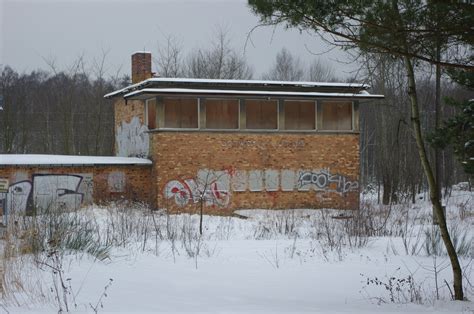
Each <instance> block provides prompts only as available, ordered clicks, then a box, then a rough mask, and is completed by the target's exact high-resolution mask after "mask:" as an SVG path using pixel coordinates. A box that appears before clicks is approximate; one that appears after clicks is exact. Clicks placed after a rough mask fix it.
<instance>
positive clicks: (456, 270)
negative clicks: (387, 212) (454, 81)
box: [404, 57, 464, 300]
mask: <svg viewBox="0 0 474 314" xmlns="http://www.w3.org/2000/svg"><path fill="white" fill-rule="evenodd" d="M404 61H405V67H406V70H407V75H408V95H409V97H410V103H411V121H412V125H413V129H414V133H415V139H416V145H417V148H418V154H419V157H420V161H421V165H422V167H423V171H424V173H425V176H426V180H427V181H428V187H429V193H430V200H431V204H432V205H433V210H434V214H435V215H436V218H437V220H438V224H439V229H440V232H441V238H442V239H443V242H444V245H445V247H446V251H447V252H448V256H449V259H450V261H451V267H452V270H453V286H454V298H455V299H456V300H463V299H464V295H463V289H462V270H461V265H460V264H459V259H458V255H457V253H456V249H455V248H454V245H453V242H452V241H451V237H450V235H449V232H448V227H447V225H446V218H445V217H444V213H443V207H442V205H441V201H440V196H439V193H438V189H437V184H436V180H435V176H434V173H433V170H432V168H431V165H430V162H429V160H428V156H427V154H426V149H425V143H424V138H423V134H422V132H421V125H420V117H419V108H418V98H417V95H416V83H415V73H414V70H413V64H412V62H411V59H410V58H409V57H404Z"/></svg>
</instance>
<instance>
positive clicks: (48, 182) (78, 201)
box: [7, 173, 93, 213]
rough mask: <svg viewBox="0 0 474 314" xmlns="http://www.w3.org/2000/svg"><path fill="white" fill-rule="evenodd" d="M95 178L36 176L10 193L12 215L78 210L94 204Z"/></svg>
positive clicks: (15, 184) (90, 175)
mask: <svg viewBox="0 0 474 314" xmlns="http://www.w3.org/2000/svg"><path fill="white" fill-rule="evenodd" d="M92 197H93V182H92V174H88V173H86V174H43V173H41V174H33V175H32V178H31V180H22V181H16V182H13V183H12V184H10V187H9V189H8V201H7V202H8V205H7V206H8V208H9V210H10V212H15V213H25V212H27V211H33V210H34V209H35V208H36V209H37V210H39V211H44V210H47V209H62V208H64V209H77V208H79V207H80V206H81V205H82V204H91V203H92V200H93V198H92Z"/></svg>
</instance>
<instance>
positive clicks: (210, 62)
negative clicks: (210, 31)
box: [185, 28, 253, 79]
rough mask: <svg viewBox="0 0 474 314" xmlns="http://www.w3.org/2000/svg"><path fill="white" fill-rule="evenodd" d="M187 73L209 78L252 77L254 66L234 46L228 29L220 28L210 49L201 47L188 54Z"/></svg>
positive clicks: (190, 75) (195, 76) (189, 75)
mask: <svg viewBox="0 0 474 314" xmlns="http://www.w3.org/2000/svg"><path fill="white" fill-rule="evenodd" d="M185 75H186V76H187V77H193V78H209V79H250V78H252V75H253V70H252V68H251V67H250V66H249V65H248V63H247V61H246V60H245V58H244V57H243V56H242V55H239V54H238V53H237V51H236V50H235V49H234V48H232V46H231V42H230V39H229V33H228V31H226V30H224V29H222V28H218V29H217V31H216V36H215V39H214V40H213V41H212V43H211V47H210V48H209V49H202V48H199V49H197V50H194V51H193V52H191V53H190V54H189V55H188V58H187V62H186V71H185Z"/></svg>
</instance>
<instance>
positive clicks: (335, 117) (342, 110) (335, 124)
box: [320, 101, 352, 131]
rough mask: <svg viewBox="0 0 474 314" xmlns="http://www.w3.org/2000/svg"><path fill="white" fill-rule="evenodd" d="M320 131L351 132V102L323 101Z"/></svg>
mask: <svg viewBox="0 0 474 314" xmlns="http://www.w3.org/2000/svg"><path fill="white" fill-rule="evenodd" d="M321 114H322V119H321V121H322V125H321V126H320V129H321V130H331V131H338V130H352V102H350V101H323V102H322V103H321Z"/></svg>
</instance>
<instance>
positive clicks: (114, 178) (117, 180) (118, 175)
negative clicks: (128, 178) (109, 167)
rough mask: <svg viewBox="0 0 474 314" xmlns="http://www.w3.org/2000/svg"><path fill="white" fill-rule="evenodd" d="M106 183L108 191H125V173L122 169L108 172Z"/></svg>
mask: <svg viewBox="0 0 474 314" xmlns="http://www.w3.org/2000/svg"><path fill="white" fill-rule="evenodd" d="M107 184H108V186H109V191H110V192H114V193H120V192H124V191H125V173H123V172H122V171H114V172H111V173H109V176H108V177H107Z"/></svg>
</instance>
